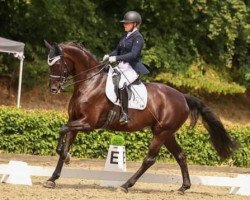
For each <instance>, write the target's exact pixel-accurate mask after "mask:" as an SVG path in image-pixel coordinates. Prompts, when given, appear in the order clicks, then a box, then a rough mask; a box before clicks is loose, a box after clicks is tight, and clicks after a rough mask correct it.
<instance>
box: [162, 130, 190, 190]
mask: <svg viewBox="0 0 250 200" xmlns="http://www.w3.org/2000/svg"><path fill="white" fill-rule="evenodd" d="M164 145H165V146H166V148H167V149H168V150H169V152H170V153H172V154H173V156H174V157H175V159H176V161H177V162H178V164H179V166H180V168H181V173H182V178H183V184H182V186H181V187H180V188H179V190H178V191H179V192H180V193H181V194H184V192H185V191H186V190H187V189H189V188H190V187H191V182H190V177H189V172H188V167H187V162H186V155H185V153H184V152H183V150H182V148H181V147H180V145H179V144H178V143H177V141H176V138H175V136H174V135H173V136H172V137H171V138H169V139H168V140H166V141H165V143H164Z"/></svg>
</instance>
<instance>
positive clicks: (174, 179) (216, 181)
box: [0, 161, 250, 196]
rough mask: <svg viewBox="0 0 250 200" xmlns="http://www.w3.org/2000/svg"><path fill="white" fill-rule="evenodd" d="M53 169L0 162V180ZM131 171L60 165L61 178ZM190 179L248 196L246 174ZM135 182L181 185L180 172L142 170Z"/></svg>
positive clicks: (109, 177) (125, 175)
mask: <svg viewBox="0 0 250 200" xmlns="http://www.w3.org/2000/svg"><path fill="white" fill-rule="evenodd" d="M53 171H54V167H41V166H29V165H27V163H25V162H21V161H10V162H9V164H0V174H2V175H3V176H2V180H1V182H5V180H6V179H7V178H8V177H9V178H10V177H11V176H12V177H14V178H13V180H14V179H15V178H16V179H18V178H19V179H28V178H30V177H32V176H44V177H50V176H51V175H52V173H53ZM133 174H134V173H132V172H116V171H100V170H89V169H76V168H64V169H63V170H62V174H61V177H63V178H76V179H89V180H106V181H120V182H125V181H127V180H128V179H129V178H130V177H131V176H132V175H133ZM190 178H191V183H192V184H193V185H207V186H220V187H230V188H231V190H230V193H231V194H238V195H246V196H250V175H243V174H239V175H237V176H236V177H218V176H191V177H190ZM30 179H31V178H30ZM138 181H139V182H145V183H161V184H178V185H180V184H182V177H181V176H180V175H166V174H150V173H145V174H144V175H143V176H142V177H141V178H140V179H139V180H138ZM26 182H28V183H27V185H30V184H29V180H28V181H26ZM15 183H16V184H22V180H16V182H15V180H14V184H15ZM23 184H25V183H23ZM31 185H32V183H31Z"/></svg>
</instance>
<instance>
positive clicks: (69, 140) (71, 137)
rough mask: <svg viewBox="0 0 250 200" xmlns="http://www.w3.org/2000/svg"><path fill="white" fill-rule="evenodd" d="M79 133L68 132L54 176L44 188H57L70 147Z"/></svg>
mask: <svg viewBox="0 0 250 200" xmlns="http://www.w3.org/2000/svg"><path fill="white" fill-rule="evenodd" d="M76 134H77V132H68V133H66V137H65V142H64V143H63V144H62V149H61V151H60V154H59V156H60V157H59V160H58V162H57V165H56V168H55V170H54V172H53V174H52V176H51V177H50V178H49V179H48V180H47V181H46V182H45V183H44V185H43V186H44V187H47V188H54V187H55V186H56V184H55V180H56V179H58V178H59V177H60V175H61V171H62V167H63V164H64V162H65V159H66V158H67V155H68V152H69V149H70V146H71V145H72V143H73V142H74V140H75V138H76Z"/></svg>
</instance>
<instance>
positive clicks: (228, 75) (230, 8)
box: [0, 0, 250, 94]
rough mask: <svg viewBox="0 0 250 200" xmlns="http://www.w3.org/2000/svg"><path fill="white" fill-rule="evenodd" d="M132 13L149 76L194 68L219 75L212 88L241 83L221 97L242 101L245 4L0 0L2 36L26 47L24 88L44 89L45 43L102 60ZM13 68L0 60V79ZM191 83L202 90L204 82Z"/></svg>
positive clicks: (249, 16)
mask: <svg viewBox="0 0 250 200" xmlns="http://www.w3.org/2000/svg"><path fill="white" fill-rule="evenodd" d="M128 10H137V11H139V12H140V13H141V15H142V17H143V24H142V26H141V32H142V34H143V35H144V38H145V43H146V46H145V48H144V50H143V54H144V56H143V60H144V62H146V63H148V64H149V65H150V67H151V71H152V75H155V74H158V73H161V72H162V73H165V72H168V73H171V74H175V76H179V77H180V78H181V79H186V78H187V79H188V78H189V75H188V73H190V69H191V68H192V66H193V65H195V66H197V67H198V68H197V70H199V72H200V73H207V72H208V73H209V71H210V70H211V69H212V70H214V71H215V73H216V74H218V75H219V76H218V77H216V78H215V79H216V81H215V83H217V82H220V79H221V78H222V79H223V82H224V83H232V82H235V83H236V85H231V86H233V88H234V89H232V91H229V90H223V92H222V93H227V94H233V93H234V92H236V93H238V92H239V90H241V89H239V88H238V86H237V85H241V88H242V87H248V88H249V87H250V68H249V65H250V58H249V51H250V38H249V35H250V25H249V20H250V4H249V1H246V0H225V1H219V0H210V1H208V0H188V1H181V0H168V1H167V2H166V1H165V0H152V1H146V0H142V1H130V0H129V1H115V0H108V1H107V0H104V1H97V0H94V1H90V0H86V1H84V2H83V1H80V0H75V1H68V0H51V1H47V0H8V1H7V0H2V1H0V35H1V36H3V37H7V38H10V39H14V40H18V41H22V42H25V44H26V46H25V55H26V60H25V66H24V69H25V68H26V66H27V70H26V71H25V73H24V74H26V77H25V79H24V82H25V84H26V85H28V86H32V85H34V84H43V83H44V80H42V79H38V80H37V81H36V82H35V79H34V77H36V78H37V74H40V73H41V74H42V75H43V76H45V72H46V70H45V69H46V67H47V64H46V59H47V55H46V54H47V50H46V49H45V47H44V44H43V40H44V39H46V40H48V41H49V42H58V43H60V42H63V41H76V42H81V43H83V44H84V45H85V46H86V47H87V49H90V50H91V51H92V52H93V53H94V54H95V55H96V56H97V57H99V58H101V57H102V55H104V54H106V53H108V52H110V51H111V50H112V49H113V48H114V47H115V46H116V44H117V42H118V39H119V37H120V34H121V32H122V26H121V25H120V23H119V20H121V19H122V17H123V14H124V13H125V12H126V11H128ZM13 62H14V61H12V60H10V59H6V60H5V59H1V58H0V63H1V65H0V72H3V71H4V72H9V73H11V72H12V69H13V65H12V63H13ZM191 71H192V70H191ZM193 79H194V80H195V81H194V82H198V83H199V80H200V77H199V76H196V75H195V76H194V77H193ZM196 79H197V80H196ZM186 82H189V80H187V81H185V80H184V81H183V82H180V83H181V84H182V83H183V85H181V86H186ZM202 84H203V83H201V85H202ZM231 86H230V87H231ZM234 86H235V87H234ZM189 87H192V88H194V85H193V84H189ZM212 87H217V86H216V85H214V86H212ZM223 87H224V86H223ZM225 87H226V86H225ZM203 88H206V87H203V86H201V89H203ZM237 88H238V89H237ZM241 91H243V90H241ZM206 92H208V93H209V92H210V90H207V91H206ZM212 92H217V91H216V90H212ZM219 93H220V91H219Z"/></svg>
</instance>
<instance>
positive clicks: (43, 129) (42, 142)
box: [0, 107, 250, 167]
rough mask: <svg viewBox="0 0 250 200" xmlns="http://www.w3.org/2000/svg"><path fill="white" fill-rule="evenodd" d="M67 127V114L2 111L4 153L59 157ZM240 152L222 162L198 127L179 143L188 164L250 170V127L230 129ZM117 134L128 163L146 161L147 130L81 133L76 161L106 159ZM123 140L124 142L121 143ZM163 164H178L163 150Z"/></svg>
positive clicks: (74, 152)
mask: <svg viewBox="0 0 250 200" xmlns="http://www.w3.org/2000/svg"><path fill="white" fill-rule="evenodd" d="M64 123H66V116H65V114H61V113H57V112H48V111H38V110H29V111H28V110H21V109H16V108H10V107H0V151H1V152H9V153H24V154H35V155H55V148H56V145H57V139H58V131H59V128H60V127H61V126H62V125H63V124H64ZM226 128H227V129H228V130H229V133H230V135H232V137H233V138H235V139H236V140H237V141H238V142H239V144H240V148H239V150H238V151H236V152H235V154H234V155H233V156H232V158H231V159H229V160H226V161H221V160H220V159H219V157H218V156H217V154H216V152H215V150H214V149H213V148H212V146H211V144H210V142H209V136H208V134H207V131H206V130H205V129H204V128H203V127H201V126H196V127H195V129H190V128H189V126H187V125H185V126H183V127H182V128H181V129H180V130H179V132H178V134H177V139H178V142H179V144H180V145H181V146H182V147H183V149H184V151H185V152H186V153H187V155H188V162H189V163H192V164H200V165H235V166H241V167H249V166H250V149H249V145H250V127H244V126H243V127H237V126H235V127H226ZM114 134H116V135H119V136H120V137H121V136H122V137H123V138H124V139H125V147H126V157H127V159H128V160H137V161H138V160H140V161H141V160H143V159H144V157H145V156H146V154H147V151H148V146H149V144H150V141H151V139H152V134H151V132H150V131H149V130H148V129H146V130H144V131H139V132H135V133H114V132H111V131H105V130H96V131H93V132H88V133H79V134H78V136H77V138H76V141H75V142H74V144H73V147H72V148H71V153H72V155H73V156H76V157H84V158H106V156H107V153H108V147H109V145H110V143H109V141H110V139H111V138H112V136H114ZM119 140H120V139H119ZM158 159H159V160H164V161H170V162H174V160H173V156H172V155H170V154H169V152H168V151H167V150H166V149H165V148H162V149H161V151H160V154H159V156H158Z"/></svg>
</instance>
